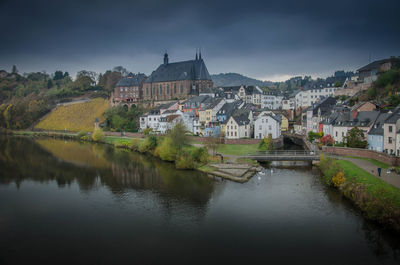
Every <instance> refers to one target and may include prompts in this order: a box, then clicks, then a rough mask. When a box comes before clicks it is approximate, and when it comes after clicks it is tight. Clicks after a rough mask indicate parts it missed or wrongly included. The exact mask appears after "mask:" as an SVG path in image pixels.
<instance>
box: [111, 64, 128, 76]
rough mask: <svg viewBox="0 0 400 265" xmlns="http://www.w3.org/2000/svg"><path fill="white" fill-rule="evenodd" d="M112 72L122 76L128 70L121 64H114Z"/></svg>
mask: <svg viewBox="0 0 400 265" xmlns="http://www.w3.org/2000/svg"><path fill="white" fill-rule="evenodd" d="M113 72H119V73H120V74H121V75H123V76H125V75H127V74H128V71H127V70H126V69H125V68H124V67H122V66H115V67H114V68H113Z"/></svg>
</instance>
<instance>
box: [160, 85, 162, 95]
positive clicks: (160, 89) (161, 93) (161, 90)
mask: <svg viewBox="0 0 400 265" xmlns="http://www.w3.org/2000/svg"><path fill="white" fill-rule="evenodd" d="M160 94H162V85H160Z"/></svg>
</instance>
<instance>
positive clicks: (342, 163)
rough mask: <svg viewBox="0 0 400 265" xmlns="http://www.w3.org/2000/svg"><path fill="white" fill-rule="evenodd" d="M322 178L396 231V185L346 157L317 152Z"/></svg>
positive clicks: (399, 198)
mask: <svg viewBox="0 0 400 265" xmlns="http://www.w3.org/2000/svg"><path fill="white" fill-rule="evenodd" d="M318 167H319V168H320V169H321V172H322V177H323V179H324V182H325V183H326V184H327V185H329V186H333V187H335V188H337V189H338V190H339V191H340V192H341V193H342V194H343V195H344V196H345V197H346V198H348V199H349V200H351V201H352V202H353V203H354V204H355V205H356V206H357V207H358V208H359V209H360V210H361V211H362V212H363V213H364V215H365V216H366V217H367V218H368V219H370V220H374V221H377V222H379V223H381V224H383V225H385V226H387V227H390V228H392V229H394V230H396V231H397V232H400V189H399V188H397V187H395V186H393V185H390V184H388V183H386V182H385V181H383V180H381V179H380V178H378V177H377V176H375V175H373V174H371V173H369V172H367V171H365V170H363V169H361V168H360V167H358V166H357V165H355V164H353V163H352V162H351V161H349V160H337V159H334V158H330V157H324V156H321V160H320V163H319V165H318Z"/></svg>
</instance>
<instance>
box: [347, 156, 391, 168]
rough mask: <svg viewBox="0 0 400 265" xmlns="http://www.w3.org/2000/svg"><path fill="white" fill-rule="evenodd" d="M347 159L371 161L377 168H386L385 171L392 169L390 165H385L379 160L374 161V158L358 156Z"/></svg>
mask: <svg viewBox="0 0 400 265" xmlns="http://www.w3.org/2000/svg"><path fill="white" fill-rule="evenodd" d="M346 157H349V158H356V159H362V160H366V161H369V162H371V163H373V164H374V165H376V166H378V167H380V168H384V169H387V168H390V167H391V166H390V165H388V164H386V163H383V162H381V161H378V160H375V159H372V158H366V157H358V156H346Z"/></svg>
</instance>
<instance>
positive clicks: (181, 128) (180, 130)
mask: <svg viewBox="0 0 400 265" xmlns="http://www.w3.org/2000/svg"><path fill="white" fill-rule="evenodd" d="M186 132H187V131H186V127H185V125H183V124H182V123H177V124H176V125H175V127H174V128H172V130H171V131H170V132H169V133H168V136H169V137H171V139H172V142H173V144H174V146H176V148H177V149H178V150H181V149H182V147H183V146H184V145H187V144H189V138H188V136H187V135H186Z"/></svg>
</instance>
